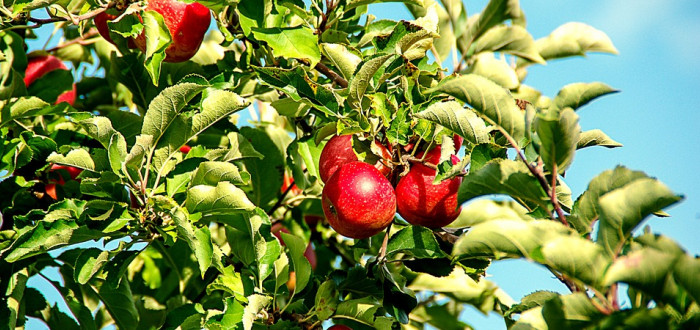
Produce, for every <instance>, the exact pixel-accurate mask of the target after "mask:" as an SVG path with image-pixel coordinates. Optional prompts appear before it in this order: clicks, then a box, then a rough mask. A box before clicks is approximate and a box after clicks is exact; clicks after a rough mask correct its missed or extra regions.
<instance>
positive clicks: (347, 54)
mask: <svg viewBox="0 0 700 330" xmlns="http://www.w3.org/2000/svg"><path fill="white" fill-rule="evenodd" d="M321 51H322V52H323V55H324V56H325V57H327V58H328V59H329V60H330V61H331V62H332V63H333V65H334V66H335V67H336V68H338V70H339V71H340V74H341V75H342V76H343V78H345V80H350V79H351V78H352V76H353V74H354V73H355V70H356V69H357V66H358V65H359V64H360V62H362V58H360V56H358V55H356V54H355V53H354V52H352V51H350V50H349V49H348V48H347V47H345V45H342V44H328V43H323V44H321Z"/></svg>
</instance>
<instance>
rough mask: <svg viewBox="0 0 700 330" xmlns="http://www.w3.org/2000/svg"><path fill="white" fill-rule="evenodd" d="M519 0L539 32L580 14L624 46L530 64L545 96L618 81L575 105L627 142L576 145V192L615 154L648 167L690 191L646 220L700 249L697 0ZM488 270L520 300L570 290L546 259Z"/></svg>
mask: <svg viewBox="0 0 700 330" xmlns="http://www.w3.org/2000/svg"><path fill="white" fill-rule="evenodd" d="M487 2H488V1H465V4H466V7H467V12H468V13H469V15H472V14H474V13H477V12H480V11H481V10H482V9H483V8H484V6H485V5H486V3H487ZM521 6H522V8H523V11H524V12H525V15H526V17H527V22H528V30H529V31H530V32H531V33H532V35H533V37H534V38H535V39H537V38H541V37H544V36H546V35H548V34H549V33H550V32H551V31H552V30H553V29H555V28H556V27H558V26H559V25H561V24H564V23H566V22H570V21H578V22H583V23H586V24H589V25H592V26H593V27H595V28H597V29H599V30H602V31H604V32H606V33H607V34H608V36H609V37H610V38H611V39H612V41H613V43H614V44H615V46H616V47H617V49H618V50H619V51H620V54H619V55H617V56H611V55H601V54H592V55H590V56H588V57H587V58H585V59H584V58H572V59H565V60H558V61H553V62H550V63H548V64H547V65H546V66H533V67H532V68H531V69H530V70H529V75H528V77H527V79H526V81H525V83H526V84H528V85H530V86H533V87H536V88H538V89H540V90H541V91H543V92H544V94H545V95H548V96H554V95H556V93H557V91H558V90H559V89H560V88H561V87H562V86H564V85H566V84H568V83H573V82H592V81H602V82H604V83H607V84H609V85H611V86H612V87H614V88H616V89H619V90H620V93H617V94H613V95H609V96H605V97H603V98H601V99H599V100H596V101H594V102H592V103H590V104H589V105H587V106H585V107H584V108H582V109H580V110H579V111H578V114H579V115H580V116H581V118H580V125H581V127H582V128H583V129H584V130H588V129H594V128H598V129H601V130H603V131H604V132H605V133H607V134H608V135H609V136H610V137H612V138H613V139H615V140H617V141H618V142H621V143H622V144H624V147H622V148H617V149H604V148H590V149H584V150H582V151H580V152H577V154H576V158H575V159H574V164H573V165H572V167H571V168H570V169H569V170H568V172H567V177H566V180H565V181H566V182H567V184H568V185H569V186H570V188H571V189H572V191H573V196H574V197H575V196H578V195H580V194H581V193H582V192H583V191H584V190H585V189H586V187H587V186H588V182H589V181H590V180H591V179H592V178H594V177H595V176H596V175H597V174H598V173H600V172H602V171H604V170H607V169H611V168H613V167H615V166H616V165H618V164H622V165H625V166H627V167H629V168H631V169H634V170H642V171H645V172H646V173H647V174H648V175H650V176H653V177H656V178H658V179H660V180H661V181H662V182H664V183H665V184H667V185H668V186H669V187H670V188H671V190H673V191H674V192H676V193H678V194H682V195H684V196H685V200H684V201H682V202H681V203H680V204H676V205H675V206H673V207H671V208H669V209H667V210H666V211H667V212H668V213H669V214H671V217H670V218H663V219H662V218H654V217H652V218H649V219H648V220H647V221H646V222H645V224H648V225H650V226H651V228H652V230H653V231H654V232H657V233H663V234H665V235H668V236H670V237H672V238H674V239H675V240H676V241H677V242H679V243H680V244H681V245H682V246H684V247H685V248H686V249H687V251H688V252H689V253H691V254H692V255H697V254H700V239H698V236H699V235H700V175H699V174H698V173H697V172H696V171H698V169H700V165H698V164H700V156H699V155H698V152H700V146H699V145H698V143H700V129H699V128H698V125H699V124H700V109H699V108H700V106H699V105H698V104H700V100H698V99H697V98H696V97H695V96H694V95H698V92H697V91H698V88H700V64H698V54H700V2H698V1H692V0H676V1H664V0H645V1H625V0H612V1H611V0H608V1H602V0H593V1H573V0H559V1H545V0H529V1H521ZM370 12H371V13H373V14H374V15H376V16H378V17H383V18H393V19H399V18H406V17H410V14H409V13H408V11H406V10H405V9H404V8H403V6H402V5H397V4H381V5H372V6H370ZM488 275H489V280H491V281H494V282H496V283H497V284H498V285H499V286H500V287H501V288H503V289H504V290H505V291H506V292H507V293H508V294H509V295H511V296H512V297H513V298H514V299H516V300H519V299H520V298H522V297H523V296H524V295H526V294H529V293H530V292H532V291H535V290H538V289H547V290H555V291H559V292H566V288H565V287H564V286H563V285H562V284H560V283H559V282H558V281H557V280H556V279H554V278H553V277H552V275H551V274H550V273H549V272H547V271H546V270H545V269H544V268H542V267H539V266H537V265H534V264H532V263H529V262H527V261H523V260H509V261H497V262H495V263H494V264H493V265H492V266H491V267H490V268H489V269H488ZM623 307H624V305H623ZM464 319H465V321H467V322H468V323H469V324H471V325H472V326H474V327H475V328H476V329H505V325H504V324H503V321H502V320H501V319H500V317H498V316H497V315H491V316H489V317H485V316H483V315H482V314H480V313H479V312H477V311H476V310H475V309H473V308H467V311H466V312H465V313H464Z"/></svg>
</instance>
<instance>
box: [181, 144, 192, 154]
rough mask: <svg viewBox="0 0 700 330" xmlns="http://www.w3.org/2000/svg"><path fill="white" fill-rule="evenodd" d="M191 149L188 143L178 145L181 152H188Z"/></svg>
mask: <svg viewBox="0 0 700 330" xmlns="http://www.w3.org/2000/svg"><path fill="white" fill-rule="evenodd" d="M191 149H192V147H190V146H188V145H184V146H182V147H180V152H181V153H183V154H187V153H188V152H190V150H191Z"/></svg>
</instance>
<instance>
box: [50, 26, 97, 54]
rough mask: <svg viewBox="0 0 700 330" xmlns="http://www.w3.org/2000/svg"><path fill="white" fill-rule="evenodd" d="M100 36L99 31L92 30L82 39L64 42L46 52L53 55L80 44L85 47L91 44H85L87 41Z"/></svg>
mask: <svg viewBox="0 0 700 330" xmlns="http://www.w3.org/2000/svg"><path fill="white" fill-rule="evenodd" d="M98 34H99V32H97V29H94V28H92V29H90V30H89V31H88V32H87V33H85V34H84V35H83V36H82V37H79V38H75V39H73V40H70V41H67V42H64V43H62V44H60V45H58V46H56V47H53V48H49V49H47V50H46V52H48V53H53V52H55V51H57V50H59V49H61V48H64V47H68V46H70V45H73V44H80V45H83V46H85V45H87V44H89V43H87V42H85V40H86V39H89V38H92V37H94V36H97V35H98Z"/></svg>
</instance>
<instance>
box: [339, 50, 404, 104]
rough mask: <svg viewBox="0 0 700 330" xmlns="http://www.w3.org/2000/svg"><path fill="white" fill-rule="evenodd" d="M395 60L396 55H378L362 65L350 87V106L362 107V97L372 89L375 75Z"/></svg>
mask: <svg viewBox="0 0 700 330" xmlns="http://www.w3.org/2000/svg"><path fill="white" fill-rule="evenodd" d="M394 58H395V55H391V54H386V55H377V56H374V57H371V58H369V59H367V60H364V61H362V63H360V65H359V67H358V69H357V72H355V74H354V75H353V77H352V80H350V82H349V85H348V99H347V101H348V103H349V104H350V106H352V107H353V108H355V109H359V108H360V107H361V102H362V97H363V96H364V95H365V93H366V92H367V89H368V88H370V87H371V86H370V84H371V82H372V78H373V77H374V74H375V73H377V71H379V69H380V68H382V67H383V66H385V65H388V63H391V60H392V59H394ZM375 87H376V86H375ZM370 91H372V90H370Z"/></svg>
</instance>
